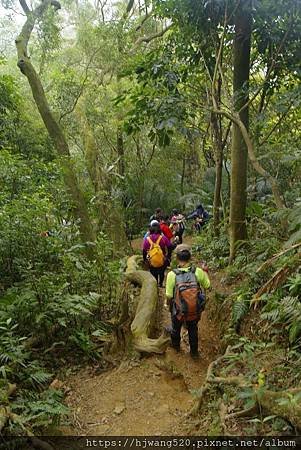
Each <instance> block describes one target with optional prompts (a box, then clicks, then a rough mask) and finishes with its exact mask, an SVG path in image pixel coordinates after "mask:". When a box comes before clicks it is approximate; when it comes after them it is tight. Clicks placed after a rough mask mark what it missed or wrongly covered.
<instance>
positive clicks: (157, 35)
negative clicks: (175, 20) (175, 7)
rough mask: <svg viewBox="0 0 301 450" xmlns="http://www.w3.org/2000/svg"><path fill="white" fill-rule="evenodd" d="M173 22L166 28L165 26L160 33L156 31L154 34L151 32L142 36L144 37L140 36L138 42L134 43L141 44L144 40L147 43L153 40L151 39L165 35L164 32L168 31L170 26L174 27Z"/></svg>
mask: <svg viewBox="0 0 301 450" xmlns="http://www.w3.org/2000/svg"><path fill="white" fill-rule="evenodd" d="M172 25H173V24H172V23H171V24H170V25H167V27H165V28H163V30H162V31H159V32H158V33H154V34H151V35H149V36H142V37H140V38H138V39H137V40H136V42H135V43H134V45H139V44H141V43H142V42H145V43H147V44H148V43H149V42H151V41H153V40H154V39H157V38H159V37H162V36H164V34H165V33H166V32H167V31H168V30H170V28H171V27H172Z"/></svg>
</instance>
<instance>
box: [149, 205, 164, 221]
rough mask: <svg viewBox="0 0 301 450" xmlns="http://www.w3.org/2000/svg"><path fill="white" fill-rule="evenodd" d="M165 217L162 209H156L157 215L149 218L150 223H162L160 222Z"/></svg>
mask: <svg viewBox="0 0 301 450" xmlns="http://www.w3.org/2000/svg"><path fill="white" fill-rule="evenodd" d="M162 217H163V211H162V209H161V208H156V209H155V213H154V214H153V215H152V216H151V217H150V218H149V221H150V222H151V221H152V220H157V221H158V222H160V220H161V219H162Z"/></svg>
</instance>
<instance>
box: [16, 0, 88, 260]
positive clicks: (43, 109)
mask: <svg viewBox="0 0 301 450" xmlns="http://www.w3.org/2000/svg"><path fill="white" fill-rule="evenodd" d="M21 4H22V3H21ZM50 5H54V6H55V7H56V8H57V7H59V4H58V3H57V2H51V1H45V0H44V2H42V3H41V4H40V5H39V6H37V7H36V9H35V10H34V11H32V12H31V11H29V10H27V7H26V8H25V9H24V12H25V13H26V15H27V20H26V22H25V24H24V26H23V28H22V30H21V33H20V34H19V36H18V37H17V39H16V47H17V53H18V67H19V69H20V70H21V72H22V73H23V74H24V75H25V76H26V77H27V79H28V82H29V85H30V87H31V91H32V95H33V98H34V101H35V103H36V105H37V108H38V110H39V113H40V116H41V118H42V120H43V122H44V124H45V127H46V129H47V131H48V133H49V136H50V137H51V139H52V141H53V143H54V146H55V148H56V150H57V152H58V154H59V155H60V156H61V163H62V166H63V176H64V180H65V184H66V187H67V191H68V193H69V194H70V196H71V198H72V202H73V211H74V215H75V217H76V218H77V219H78V220H79V227H80V232H81V237H82V240H83V242H93V241H94V240H95V234H94V231H93V227H92V224H91V221H90V217H89V214H88V209H87V205H86V202H85V199H84V196H83V194H82V192H81V190H80V188H79V185H78V181H77V178H76V175H75V170H74V167H73V163H72V160H71V158H70V152H69V146H68V143H67V140H66V138H65V136H64V133H63V131H62V129H61V127H60V125H59V123H58V121H57V120H56V119H55V117H54V115H53V113H52V111H51V110H50V107H49V104H48V101H47V98H46V95H45V91H44V88H43V86H42V83H41V80H40V78H39V76H38V74H37V72H36V70H35V68H34V67H33V65H32V64H31V61H30V58H29V56H28V54H27V45H28V41H29V39H30V36H31V32H32V30H33V28H34V25H35V22H36V20H37V19H38V18H39V17H41V16H42V15H43V13H44V12H45V10H46V8H47V7H48V6H50ZM22 6H23V5H22ZM87 253H88V254H89V256H91V257H93V254H94V252H93V250H92V248H91V247H90V246H89V247H88V250H87Z"/></svg>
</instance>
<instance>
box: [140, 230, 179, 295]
mask: <svg viewBox="0 0 301 450" xmlns="http://www.w3.org/2000/svg"><path fill="white" fill-rule="evenodd" d="M171 248H172V247H171V242H170V240H169V239H168V238H167V237H166V236H164V234H163V233H162V231H161V229H160V224H159V222H158V221H152V222H151V225H150V228H149V235H148V236H146V238H145V239H144V240H143V246H142V254H143V260H144V261H145V262H147V263H148V265H149V270H150V272H151V274H152V275H153V276H154V277H155V278H156V280H157V283H158V284H159V287H162V286H163V280H164V274H165V269H166V267H167V266H168V265H169V263H170V257H171Z"/></svg>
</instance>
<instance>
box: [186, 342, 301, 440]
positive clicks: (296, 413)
mask: <svg viewBox="0 0 301 450" xmlns="http://www.w3.org/2000/svg"><path fill="white" fill-rule="evenodd" d="M230 353H231V347H228V348H227V350H226V353H225V354H224V355H223V356H220V357H219V358H217V359H216V360H215V361H213V362H212V363H211V364H210V365H209V367H208V370H207V375H206V380H205V383H204V385H203V386H202V388H201V389H200V391H199V395H198V399H197V402H196V404H195V405H194V407H193V409H192V410H191V411H190V414H191V415H195V414H197V413H198V412H199V411H200V409H201V406H202V403H203V400H204V396H205V394H206V393H207V392H208V391H209V389H210V388H211V387H212V385H213V386H219V387H221V386H222V385H232V386H236V387H237V388H240V389H245V388H250V389H252V390H253V394H254V399H255V401H256V404H255V405H254V406H252V408H248V409H245V410H242V411H238V412H235V413H232V414H226V412H225V407H224V406H225V405H223V404H222V403H220V404H219V416H220V420H221V426H222V428H223V430H224V432H225V431H226V430H227V427H226V421H227V420H229V419H236V418H242V417H250V416H252V415H254V414H256V413H257V412H258V410H261V411H263V412H266V413H268V414H273V415H275V416H279V417H282V418H283V419H285V420H287V421H288V422H290V423H291V424H292V425H293V426H294V427H295V428H296V429H298V430H301V402H300V400H297V399H299V398H300V396H301V386H300V387H297V388H292V389H289V390H287V391H277V392H276V391H272V390H269V389H266V388H265V387H263V388H259V387H258V386H257V385H253V384H251V383H250V382H248V381H247V380H246V379H245V378H244V377H243V376H229V377H220V376H215V375H214V369H215V368H216V367H217V366H218V365H219V364H220V363H221V362H222V360H223V359H224V358H226V357H227V356H228V355H229V354H230ZM296 396H298V397H297V398H296ZM227 433H228V431H227Z"/></svg>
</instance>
